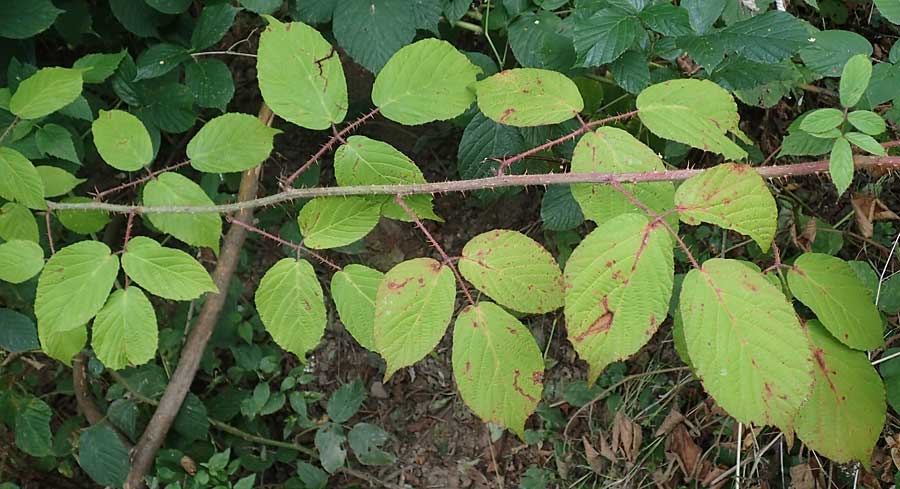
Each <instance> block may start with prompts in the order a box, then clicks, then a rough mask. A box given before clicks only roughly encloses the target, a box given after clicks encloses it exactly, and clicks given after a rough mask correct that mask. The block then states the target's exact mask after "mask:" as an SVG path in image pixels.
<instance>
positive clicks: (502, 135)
mask: <svg viewBox="0 0 900 489" xmlns="http://www.w3.org/2000/svg"><path fill="white" fill-rule="evenodd" d="M530 148H532V146H530V145H528V143H527V142H526V141H525V138H523V137H522V133H521V131H520V130H519V129H517V128H515V127H512V126H505V125H503V124H498V123H496V122H494V121H492V120H491V119H488V118H487V117H485V116H484V114H482V113H481V112H478V113H476V114H475V117H473V118H472V120H471V121H469V123H468V124H467V125H466V128H465V130H464V131H463V135H462V139H460V141H459V149H458V150H457V156H456V159H457V163H456V164H457V170H458V171H459V176H460V177H462V178H464V179H467V180H469V179H474V178H484V177H492V176H496V174H497V168H498V167H499V165H500V164H499V163H498V162H497V161H496V159H498V158H503V157H506V156H512V155H515V154H519V153H521V152H523V151H527V150H528V149H530ZM521 163H522V162H518V163H515V164H513V165H512V166H511V167H510V168H509V169H510V170H512V171H508V172H507V173H522V172H523V169H524V165H522V164H521ZM512 193H513V190H512V189H496V190H490V191H488V190H480V191H476V192H474V193H473V195H474V196H475V198H476V199H478V200H479V201H482V202H490V201H493V200H496V199H498V198H500V197H502V196H504V195H511V194H512Z"/></svg>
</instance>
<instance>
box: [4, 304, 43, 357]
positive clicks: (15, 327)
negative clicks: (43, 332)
mask: <svg viewBox="0 0 900 489" xmlns="http://www.w3.org/2000/svg"><path fill="white" fill-rule="evenodd" d="M0 324H2V325H3V327H2V328H0V348H2V349H4V350H6V351H8V352H9V353H21V352H24V351H29V350H37V349H39V348H40V347H41V344H40V343H38V337H37V329H36V328H35V326H34V321H32V320H31V319H30V318H29V317H28V316H26V315H24V314H22V313H19V312H16V311H13V310H12V309H0Z"/></svg>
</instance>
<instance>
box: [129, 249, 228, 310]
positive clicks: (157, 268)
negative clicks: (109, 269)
mask: <svg viewBox="0 0 900 489" xmlns="http://www.w3.org/2000/svg"><path fill="white" fill-rule="evenodd" d="M122 268H123V269H124V270H125V273H127V274H128V276H129V277H131V279H132V280H134V281H135V282H136V283H137V284H138V285H140V286H141V287H143V288H145V289H147V291H148V292H150V293H151V294H153V295H156V296H159V297H162V298H164V299H170V300H176V301H189V300H193V299H196V298H198V297H200V296H201V295H203V294H204V293H205V292H212V293H218V292H219V289H218V288H216V284H215V283H213V280H212V278H211V277H210V276H209V272H207V271H206V269H205V268H203V265H201V264H200V263H199V262H198V261H197V260H195V259H194V257H192V256H191V255H189V254H187V253H185V252H183V251H181V250H176V249H175V248H166V247H164V246H160V244H159V243H158V242H156V241H155V240H153V239H150V238H146V237H144V236H136V237H134V238H131V239H130V240H129V241H128V246H127V250H126V252H125V254H124V255H122Z"/></svg>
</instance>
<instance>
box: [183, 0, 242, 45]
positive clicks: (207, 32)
mask: <svg viewBox="0 0 900 489" xmlns="http://www.w3.org/2000/svg"><path fill="white" fill-rule="evenodd" d="M240 10H241V9H239V8H235V7H232V6H231V5H229V4H227V3H220V4H217V5H209V6H207V7H203V10H202V11H200V17H199V18H198V19H197V25H196V26H194V32H193V33H192V34H191V49H193V50H194V51H199V50H201V49H206V48H208V47H210V46H212V45H213V44H215V43H217V42H219V41H220V40H222V36H224V35H225V33H226V32H228V29H231V25H232V24H233V23H234V16H235V15H236V14H237V13H238V12H239V11H240Z"/></svg>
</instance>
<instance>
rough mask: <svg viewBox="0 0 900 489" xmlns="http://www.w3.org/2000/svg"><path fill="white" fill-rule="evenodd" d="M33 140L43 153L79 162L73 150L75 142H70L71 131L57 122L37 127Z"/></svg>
mask: <svg viewBox="0 0 900 489" xmlns="http://www.w3.org/2000/svg"><path fill="white" fill-rule="evenodd" d="M35 142H36V143H37V147H38V149H39V150H41V152H43V153H45V154H48V155H50V156H56V157H57V158H62V159H64V160H66V161H71V162H72V163H76V164H81V161H79V159H78V153H77V152H76V151H75V144H74V143H73V142H72V133H70V132H69V131H68V130H67V129H66V128H64V127H62V126H60V125H58V124H47V125H45V126H43V127H41V128H40V129H38V130H37V132H36V133H35Z"/></svg>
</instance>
